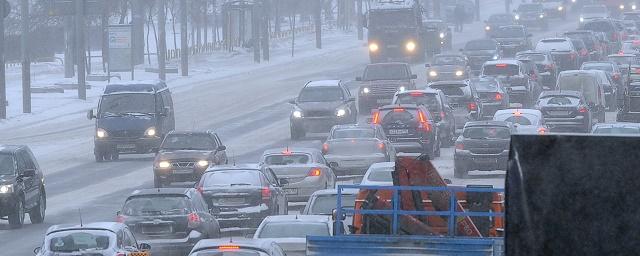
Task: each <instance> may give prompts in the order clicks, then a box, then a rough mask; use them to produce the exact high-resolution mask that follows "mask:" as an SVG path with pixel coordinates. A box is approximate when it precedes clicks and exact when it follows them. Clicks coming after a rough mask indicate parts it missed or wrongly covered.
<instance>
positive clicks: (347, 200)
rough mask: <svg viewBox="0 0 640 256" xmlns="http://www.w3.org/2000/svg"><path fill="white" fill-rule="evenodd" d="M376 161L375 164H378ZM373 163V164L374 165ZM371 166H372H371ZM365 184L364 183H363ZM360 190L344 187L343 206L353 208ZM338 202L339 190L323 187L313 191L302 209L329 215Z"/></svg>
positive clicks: (315, 213)
mask: <svg viewBox="0 0 640 256" xmlns="http://www.w3.org/2000/svg"><path fill="white" fill-rule="evenodd" d="M378 164H379V163H375V164H373V165H378ZM373 165H372V166H373ZM369 168H371V167H369ZM361 185H363V184H361ZM358 192H359V190H357V189H343V190H342V192H341V195H342V196H341V199H340V201H341V205H342V207H343V208H353V207H354V206H355V204H356V195H357V194H358ZM337 202H338V190H337V189H323V190H318V191H316V192H313V194H312V195H311V196H310V197H309V200H308V201H307V204H306V205H305V207H304V210H302V212H301V214H303V215H328V216H331V215H332V214H333V210H334V209H335V208H336V206H337Z"/></svg>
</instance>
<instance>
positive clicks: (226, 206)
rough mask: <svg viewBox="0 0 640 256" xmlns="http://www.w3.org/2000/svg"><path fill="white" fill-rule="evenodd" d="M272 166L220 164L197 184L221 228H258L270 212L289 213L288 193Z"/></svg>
mask: <svg viewBox="0 0 640 256" xmlns="http://www.w3.org/2000/svg"><path fill="white" fill-rule="evenodd" d="M285 184H286V181H285V180H278V179H277V177H276V175H275V174H274V173H273V171H271V170H270V169H266V170H263V171H261V170H259V169H255V168H253V167H248V166H217V167H212V168H210V169H209V170H207V172H205V173H204V175H202V178H201V179H200V182H198V184H197V185H196V187H197V189H198V190H199V191H200V192H201V193H202V196H203V197H204V199H205V201H206V202H207V204H208V206H209V210H210V212H211V213H212V214H213V215H214V217H215V218H216V219H217V220H218V223H219V224H220V227H221V228H230V227H239V228H248V229H255V228H257V227H258V225H260V222H262V220H263V219H264V218H265V217H267V216H269V215H280V214H287V213H288V209H287V204H288V202H287V196H286V194H285V193H284V191H283V189H282V185H285Z"/></svg>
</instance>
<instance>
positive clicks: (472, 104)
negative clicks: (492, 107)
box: [467, 102, 478, 111]
mask: <svg viewBox="0 0 640 256" xmlns="http://www.w3.org/2000/svg"><path fill="white" fill-rule="evenodd" d="M467 109H469V111H476V110H478V105H477V104H476V103H475V102H469V104H467Z"/></svg>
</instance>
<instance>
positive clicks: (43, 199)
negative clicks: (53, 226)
mask: <svg viewBox="0 0 640 256" xmlns="http://www.w3.org/2000/svg"><path fill="white" fill-rule="evenodd" d="M46 209H47V196H46V194H45V193H44V191H43V190H42V189H40V201H39V202H38V205H36V207H33V209H31V211H29V219H30V220H31V224H37V223H42V222H43V221H44V214H45V211H46Z"/></svg>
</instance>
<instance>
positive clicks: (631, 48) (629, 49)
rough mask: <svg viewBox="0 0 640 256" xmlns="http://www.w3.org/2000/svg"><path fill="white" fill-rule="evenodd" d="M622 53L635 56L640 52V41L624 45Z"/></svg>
mask: <svg viewBox="0 0 640 256" xmlns="http://www.w3.org/2000/svg"><path fill="white" fill-rule="evenodd" d="M622 52H623V53H625V54H635V53H638V52H640V41H633V42H624V43H622Z"/></svg>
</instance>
